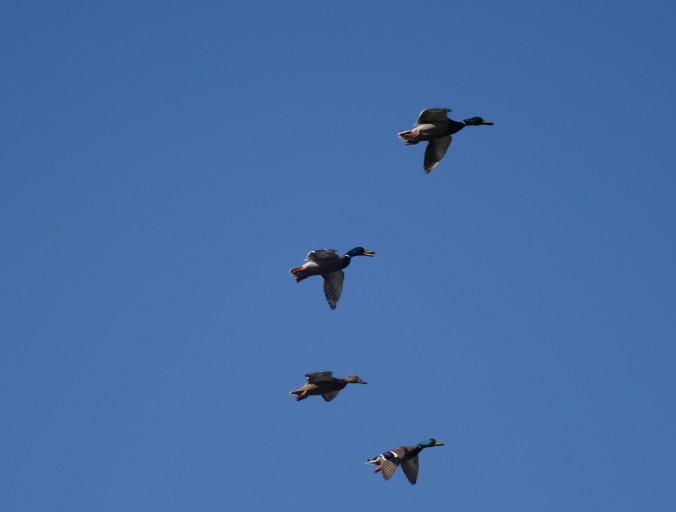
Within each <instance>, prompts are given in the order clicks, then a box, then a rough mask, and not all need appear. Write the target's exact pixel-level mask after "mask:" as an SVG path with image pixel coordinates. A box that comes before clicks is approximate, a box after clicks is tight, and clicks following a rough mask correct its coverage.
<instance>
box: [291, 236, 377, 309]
mask: <svg viewBox="0 0 676 512" xmlns="http://www.w3.org/2000/svg"><path fill="white" fill-rule="evenodd" d="M374 254H375V252H373V251H369V250H366V249H364V248H363V247H355V248H354V249H350V250H349V251H347V252H346V253H345V255H344V256H339V255H338V254H336V250H335V249H318V250H316V251H310V252H309V253H307V256H306V257H305V263H303V265H302V266H300V267H296V268H292V269H291V270H289V272H290V273H291V275H292V276H293V277H295V278H296V282H297V283H300V282H301V281H302V280H303V279H307V278H308V277H310V276H322V277H323V278H324V295H325V296H326V301H327V302H328V303H329V307H330V308H331V309H336V305H337V304H338V300H339V299H340V294H341V293H342V292H343V279H344V278H345V274H344V273H343V270H342V269H344V268H345V267H347V266H348V265H349V264H350V261H352V258H353V257H354V256H373V255H374Z"/></svg>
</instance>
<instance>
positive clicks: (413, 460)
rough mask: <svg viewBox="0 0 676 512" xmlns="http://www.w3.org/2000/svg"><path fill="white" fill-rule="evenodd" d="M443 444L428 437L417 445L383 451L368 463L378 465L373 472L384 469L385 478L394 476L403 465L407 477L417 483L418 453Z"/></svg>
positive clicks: (367, 462) (411, 481) (412, 483)
mask: <svg viewBox="0 0 676 512" xmlns="http://www.w3.org/2000/svg"><path fill="white" fill-rule="evenodd" d="M443 445H444V443H440V442H439V441H437V440H436V439H427V440H425V441H423V442H422V443H418V444H417V445H415V446H400V447H399V448H395V449H394V450H390V451H389V452H385V453H381V454H380V455H377V456H376V457H373V458H372V459H370V460H367V461H366V464H375V465H376V466H378V467H377V468H376V469H374V470H373V472H374V473H378V472H379V471H382V472H383V478H384V479H385V480H389V479H390V478H392V475H393V474H394V472H395V471H396V469H397V468H398V467H399V466H401V469H402V470H403V471H404V475H405V476H406V479H407V480H408V481H409V482H410V483H411V485H415V483H416V482H417V481H418V454H419V453H420V452H421V451H422V450H423V449H424V448H430V447H432V446H443Z"/></svg>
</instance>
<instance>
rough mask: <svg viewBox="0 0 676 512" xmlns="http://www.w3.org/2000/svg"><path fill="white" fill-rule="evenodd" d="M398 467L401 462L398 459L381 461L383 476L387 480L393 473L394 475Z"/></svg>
mask: <svg viewBox="0 0 676 512" xmlns="http://www.w3.org/2000/svg"><path fill="white" fill-rule="evenodd" d="M398 467H399V464H398V463H397V462H396V461H391V460H387V459H383V461H382V462H381V463H380V469H381V470H382V473H383V478H384V479H385V480H389V479H390V478H392V475H394V472H395V471H396V470H397V468H398Z"/></svg>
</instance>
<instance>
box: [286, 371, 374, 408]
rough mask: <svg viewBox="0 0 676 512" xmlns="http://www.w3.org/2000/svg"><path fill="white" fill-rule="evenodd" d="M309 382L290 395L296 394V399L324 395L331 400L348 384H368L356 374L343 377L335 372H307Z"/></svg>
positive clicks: (327, 399) (325, 398) (328, 400)
mask: <svg viewBox="0 0 676 512" xmlns="http://www.w3.org/2000/svg"><path fill="white" fill-rule="evenodd" d="M305 376H306V377H307V383H305V384H303V385H302V386H301V387H300V388H298V389H296V390H295V391H291V392H290V393H289V394H290V395H296V401H300V400H305V399H306V398H307V397H308V396H310V395H322V398H323V399H324V400H326V401H327V402H330V401H331V400H333V399H334V398H336V395H337V394H338V393H340V390H341V389H343V388H344V387H345V386H347V385H348V384H366V382H364V381H363V380H361V379H360V378H359V377H357V376H356V375H348V376H347V377H344V378H342V379H338V378H336V377H334V376H333V372H315V373H306V374H305Z"/></svg>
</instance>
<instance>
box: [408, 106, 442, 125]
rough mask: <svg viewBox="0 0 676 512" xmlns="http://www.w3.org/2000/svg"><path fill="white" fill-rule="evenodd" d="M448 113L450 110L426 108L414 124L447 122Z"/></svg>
mask: <svg viewBox="0 0 676 512" xmlns="http://www.w3.org/2000/svg"><path fill="white" fill-rule="evenodd" d="M450 111H451V109H450V108H428V109H426V110H423V111H422V112H420V115H419V116H418V119H417V120H416V122H415V124H416V125H418V124H425V123H441V122H443V121H448V115H447V114H448V113H449V112H450Z"/></svg>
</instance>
